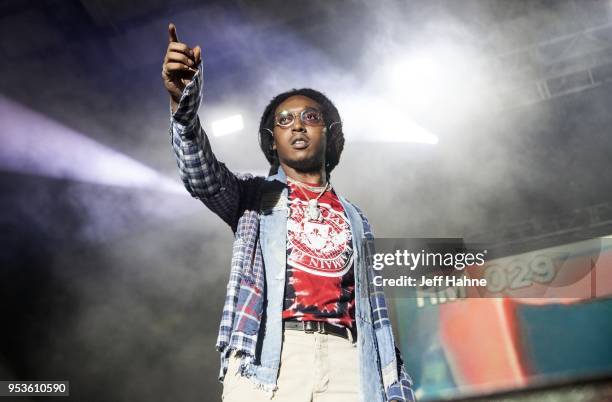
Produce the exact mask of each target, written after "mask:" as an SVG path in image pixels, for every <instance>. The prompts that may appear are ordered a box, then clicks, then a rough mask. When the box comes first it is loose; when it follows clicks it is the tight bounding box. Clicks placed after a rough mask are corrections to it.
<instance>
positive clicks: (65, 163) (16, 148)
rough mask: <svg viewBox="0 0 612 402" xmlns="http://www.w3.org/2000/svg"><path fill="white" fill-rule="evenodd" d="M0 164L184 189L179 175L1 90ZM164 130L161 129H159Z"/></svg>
mask: <svg viewBox="0 0 612 402" xmlns="http://www.w3.org/2000/svg"><path fill="white" fill-rule="evenodd" d="M0 120H1V121H2V123H3V127H2V130H1V131H0V138H1V140H2V146H1V147H0V169H3V170H7V171H13V172H19V173H28V174H34V175H39V176H45V177H54V178H60V179H70V180H75V181H83V182H90V183H98V184H104V185H111V186H122V187H130V188H140V189H150V190H155V191H164V192H172V193H184V191H185V189H184V188H183V186H182V185H181V184H180V181H179V180H178V175H177V179H174V180H173V179H171V178H168V177H165V176H164V175H162V174H160V173H159V172H157V171H155V170H154V169H151V168H150V167H148V166H145V165H144V164H142V163H140V162H138V161H136V160H134V159H132V158H130V157H129V156H127V155H125V154H122V153H120V152H118V151H116V150H114V149H112V148H110V147H107V146H105V145H102V144H100V143H98V142H96V141H94V140H92V139H91V138H88V137H87V136H85V135H83V134H80V133H78V132H76V131H75V130H72V129H70V128H68V127H66V126H64V125H62V124H60V123H58V122H57V121H54V120H52V119H50V118H48V117H47V116H44V115H42V114H40V113H37V112H35V111H33V110H30V109H28V108H27V107H24V106H23V105H21V104H19V103H16V102H14V101H12V100H10V99H8V98H6V97H4V96H1V95H0ZM160 129H161V130H162V131H161V132H160V134H163V128H160Z"/></svg>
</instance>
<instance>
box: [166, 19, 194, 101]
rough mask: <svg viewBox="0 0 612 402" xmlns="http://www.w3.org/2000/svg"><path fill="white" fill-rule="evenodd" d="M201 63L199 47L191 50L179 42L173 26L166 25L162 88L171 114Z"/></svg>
mask: <svg viewBox="0 0 612 402" xmlns="http://www.w3.org/2000/svg"><path fill="white" fill-rule="evenodd" d="M201 61H202V51H201V49H200V47H199V46H196V47H194V48H193V49H191V48H190V47H188V46H187V45H186V44H184V43H181V42H179V40H178V37H177V35H176V27H175V26H174V24H169V25H168V49H167V50H166V57H164V63H163V65H162V74H161V75H162V79H163V81H164V86H165V87H166V90H167V91H168V93H169V94H170V101H171V104H172V112H175V111H176V108H177V106H178V102H179V101H180V100H181V95H182V93H183V89H185V86H187V84H189V82H191V79H192V78H193V76H194V75H195V73H196V72H197V71H198V70H197V68H198V65H199V64H200V63H201Z"/></svg>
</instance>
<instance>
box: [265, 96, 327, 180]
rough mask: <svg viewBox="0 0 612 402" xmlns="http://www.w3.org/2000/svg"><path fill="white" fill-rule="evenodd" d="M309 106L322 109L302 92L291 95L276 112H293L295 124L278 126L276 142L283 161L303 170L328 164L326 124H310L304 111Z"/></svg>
mask: <svg viewBox="0 0 612 402" xmlns="http://www.w3.org/2000/svg"><path fill="white" fill-rule="evenodd" d="M307 108H314V109H317V110H319V111H320V110H321V105H319V104H318V103H317V102H315V101H314V100H312V99H310V98H307V97H306V96H302V95H295V96H291V97H289V98H287V99H286V100H285V101H284V102H283V103H281V104H280V105H278V107H277V108H276V110H275V113H274V114H275V115H278V114H279V113H281V112H283V111H288V112H289V113H293V114H294V115H295V116H294V121H293V124H292V125H291V126H289V127H287V128H283V127H279V126H277V125H275V126H274V145H273V148H274V149H276V152H277V153H278V158H279V161H280V162H281V164H285V165H288V166H290V167H292V168H294V169H295V170H298V171H303V172H312V171H319V170H321V167H322V166H324V165H325V149H326V144H327V138H326V136H325V125H324V124H320V125H316V126H313V125H306V124H304V123H303V122H302V120H301V119H300V113H301V112H302V111H303V110H304V109H307Z"/></svg>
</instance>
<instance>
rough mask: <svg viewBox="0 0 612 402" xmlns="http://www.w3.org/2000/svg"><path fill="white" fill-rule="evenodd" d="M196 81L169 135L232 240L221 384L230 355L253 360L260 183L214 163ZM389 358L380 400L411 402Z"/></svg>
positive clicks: (383, 322)
mask: <svg viewBox="0 0 612 402" xmlns="http://www.w3.org/2000/svg"><path fill="white" fill-rule="evenodd" d="M201 76H202V69H201V66H200V69H199V71H198V72H197V73H196V75H195V76H194V78H193V80H192V81H191V83H189V85H187V87H186V88H185V90H184V92H183V94H182V97H181V100H180V102H179V106H178V109H177V111H176V112H175V113H174V114H173V115H172V116H171V119H170V135H171V142H172V147H173V150H174V153H175V156H176V161H177V164H178V167H179V173H180V177H181V180H182V181H183V184H184V186H185V188H186V189H187V190H188V192H189V193H190V194H191V195H192V196H193V197H194V198H197V199H199V200H201V201H202V202H203V203H204V204H205V205H206V206H207V207H208V208H209V209H211V210H212V211H213V212H214V213H216V214H217V215H219V217H220V218H221V219H223V221H225V222H226V223H227V224H228V225H229V226H230V227H231V228H232V230H233V232H234V235H235V241H234V246H233V251H232V264H231V271H230V278H229V282H228V285H227V294H226V297H225V303H224V307H223V313H222V317H221V323H220V326H219V334H218V337H217V342H216V348H217V350H218V351H219V352H220V354H221V368H220V371H219V381H222V380H223V377H224V375H225V372H226V371H227V357H228V356H229V353H230V351H231V350H233V349H235V350H237V351H241V352H243V353H244V355H245V356H246V358H247V359H250V360H251V361H253V360H254V358H255V353H256V351H255V348H256V343H257V335H258V331H259V326H260V323H261V318H262V313H263V304H264V300H263V299H264V265H263V257H262V252H261V247H260V244H259V233H258V232H259V216H258V214H259V200H260V197H261V191H262V186H263V185H264V182H265V178H264V177H254V176H253V175H250V174H234V173H232V172H231V171H230V170H229V169H228V168H227V167H226V166H225V164H223V163H222V162H219V161H218V160H217V159H216V157H215V155H214V154H213V152H212V149H211V147H210V143H209V140H208V138H207V136H206V134H205V133H204V130H203V129H202V127H201V125H200V122H199V119H198V116H197V111H198V109H199V106H200V101H201V96H202V94H201V90H202V84H201V82H202V79H201ZM351 205H353V204H351ZM353 206H354V205H353ZM355 208H356V210H357V211H358V212H359V214H360V216H361V217H362V220H363V226H364V234H365V236H366V238H367V239H373V235H372V230H371V227H370V224H369V222H368V220H367V219H366V217H365V215H364V214H363V213H362V211H361V210H360V209H359V208H357V207H356V206H355ZM369 275H371V272H370V274H369ZM368 286H369V291H370V303H371V306H372V316H373V321H372V322H373V325H374V328H380V327H382V326H390V325H391V323H390V320H389V317H388V313H387V307H386V302H385V298H384V292H383V290H382V288H381V287H378V286H376V285H374V283H373V281H372V280H371V278H369V280H368ZM395 353H396V359H397V378H398V381H396V382H394V383H393V384H391V385H390V386H389V387H387V389H386V390H385V393H386V398H387V400H397V401H414V400H415V398H414V393H413V391H412V380H411V378H410V376H409V375H408V374H407V373H406V371H405V368H404V364H403V360H402V357H401V353H400V351H399V349H398V348H397V347H395Z"/></svg>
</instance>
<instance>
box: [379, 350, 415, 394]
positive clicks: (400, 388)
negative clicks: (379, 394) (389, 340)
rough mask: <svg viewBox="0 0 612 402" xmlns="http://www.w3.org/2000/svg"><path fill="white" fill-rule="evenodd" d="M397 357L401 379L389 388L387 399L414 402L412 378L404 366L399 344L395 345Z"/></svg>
mask: <svg viewBox="0 0 612 402" xmlns="http://www.w3.org/2000/svg"><path fill="white" fill-rule="evenodd" d="M395 358H396V360H397V370H398V373H399V377H398V378H399V381H398V382H396V383H393V384H391V385H390V386H389V388H388V389H387V391H386V392H387V400H388V401H393V400H395V401H402V402H414V401H415V400H416V398H415V396H414V391H413V390H412V385H413V383H412V378H410V376H409V375H408V373H407V372H406V369H405V368H404V359H403V358H402V353H401V352H400V350H399V349H398V348H397V346H395Z"/></svg>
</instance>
